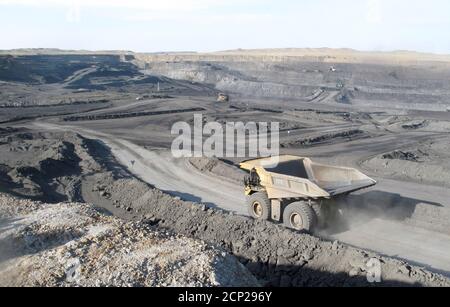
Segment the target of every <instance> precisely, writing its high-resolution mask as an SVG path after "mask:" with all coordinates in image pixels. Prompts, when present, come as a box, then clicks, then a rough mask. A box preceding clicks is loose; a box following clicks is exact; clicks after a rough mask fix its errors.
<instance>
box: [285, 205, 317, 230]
mask: <svg viewBox="0 0 450 307" xmlns="http://www.w3.org/2000/svg"><path fill="white" fill-rule="evenodd" d="M316 220H317V217H316V214H315V213H314V210H313V209H312V208H311V206H310V205H309V204H308V203H305V202H294V203H292V204H289V205H288V206H287V207H286V208H285V209H284V212H283V223H284V225H285V226H286V227H288V228H291V229H294V230H299V231H307V232H312V231H314V228H315V226H316Z"/></svg>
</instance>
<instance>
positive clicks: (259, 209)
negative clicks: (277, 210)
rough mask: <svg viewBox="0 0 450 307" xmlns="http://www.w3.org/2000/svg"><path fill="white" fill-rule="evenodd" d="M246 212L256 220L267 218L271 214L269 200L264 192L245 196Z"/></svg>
mask: <svg viewBox="0 0 450 307" xmlns="http://www.w3.org/2000/svg"><path fill="white" fill-rule="evenodd" d="M247 207H248V214H249V215H250V216H251V217H252V218H254V219H257V220H269V219H270V216H271V206H270V200H269V198H268V197H267V194H266V193H265V192H258V193H255V194H252V195H250V196H248V197H247Z"/></svg>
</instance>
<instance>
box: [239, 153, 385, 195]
mask: <svg viewBox="0 0 450 307" xmlns="http://www.w3.org/2000/svg"><path fill="white" fill-rule="evenodd" d="M241 168H243V169H246V170H248V171H251V170H253V169H255V170H256V171H257V173H258V175H259V176H260V179H261V185H262V186H263V187H264V188H265V189H266V191H267V193H268V195H269V198H271V199H275V198H287V197H292V198H295V197H301V198H322V197H325V198H330V197H334V196H337V195H340V194H346V193H351V192H355V191H358V190H361V189H364V188H368V187H370V186H373V185H375V184H376V181H375V180H373V179H372V178H370V177H368V176H366V175H364V174H363V173H361V172H360V171H358V170H356V169H353V168H347V167H336V166H329V165H323V164H319V163H315V162H312V161H311V160H310V159H308V158H303V157H296V156H279V157H273V158H263V159H256V160H249V161H244V162H242V163H241Z"/></svg>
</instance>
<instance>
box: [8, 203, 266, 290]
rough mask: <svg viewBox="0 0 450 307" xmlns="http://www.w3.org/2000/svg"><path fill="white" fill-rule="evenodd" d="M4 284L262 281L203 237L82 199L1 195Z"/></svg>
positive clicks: (250, 283)
mask: <svg viewBox="0 0 450 307" xmlns="http://www.w3.org/2000/svg"><path fill="white" fill-rule="evenodd" d="M0 251H1V255H0V285H1V286H118V287H121V286H134V287H140V286H152V287H158V286H197V287H198V286H258V285H259V284H258V282H257V280H256V279H255V278H254V277H253V275H252V274H250V273H249V272H248V270H247V269H246V268H245V267H244V266H243V265H242V264H240V263H239V262H238V261H237V259H236V258H235V257H233V256H231V255H230V254H228V253H226V252H225V251H224V250H223V249H220V248H216V247H214V246H212V245H209V244H206V243H204V242H202V241H200V240H195V239H189V238H186V237H184V236H181V235H173V234H171V233H169V232H166V231H159V230H156V229H154V228H153V227H151V226H149V225H148V224H147V225H145V224H142V223H138V222H128V223H126V222H123V221H121V220H119V219H116V218H114V217H108V216H105V215H102V214H100V213H99V212H97V211H95V210H94V209H92V208H91V207H90V206H88V205H83V204H76V203H60V204H43V203H37V202H32V201H26V200H18V199H15V198H11V197H8V196H5V195H3V194H0Z"/></svg>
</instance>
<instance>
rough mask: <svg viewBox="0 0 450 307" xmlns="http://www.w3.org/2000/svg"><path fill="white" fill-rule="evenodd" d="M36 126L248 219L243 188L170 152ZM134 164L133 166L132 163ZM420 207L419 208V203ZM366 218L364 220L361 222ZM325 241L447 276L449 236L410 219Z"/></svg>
mask: <svg viewBox="0 0 450 307" xmlns="http://www.w3.org/2000/svg"><path fill="white" fill-rule="evenodd" d="M34 125H35V126H37V127H38V128H44V129H53V130H69V129H70V130H71V131H74V132H78V133H80V134H82V135H84V136H86V137H91V138H97V139H100V140H102V141H103V142H104V143H105V144H106V145H107V146H109V147H110V148H111V151H112V153H113V155H114V156H115V157H116V159H117V160H118V161H119V162H120V163H121V164H122V165H123V166H125V167H127V168H128V170H129V171H130V172H132V173H133V174H135V175H136V176H137V177H139V178H140V179H142V180H143V181H145V182H147V183H149V184H151V185H153V186H154V187H156V188H158V189H160V190H163V191H165V192H167V193H170V194H172V195H175V196H178V197H180V198H182V199H184V200H188V201H194V202H199V203H204V204H207V205H211V206H214V207H218V208H221V209H224V210H227V211H234V212H236V213H238V214H243V215H244V214H246V208H245V197H244V194H243V187H242V186H241V185H239V184H237V183H235V182H232V181H229V180H227V179H226V178H224V177H220V176H215V175H211V174H206V173H202V172H200V171H198V170H197V169H195V168H194V167H193V166H192V165H191V164H190V163H189V162H188V161H187V160H185V159H175V158H173V157H172V155H171V153H170V151H167V150H164V151H163V150H160V151H150V150H147V149H145V148H142V147H140V146H137V145H135V144H133V143H131V142H129V141H126V140H122V139H118V138H116V137H114V136H111V135H108V134H104V133H100V132H95V131H92V130H87V129H83V128H80V127H74V126H58V125H55V124H50V123H45V122H35V123H34ZM132 161H133V162H134V163H132ZM376 189H377V191H378V192H383V191H384V192H386V193H393V192H395V193H397V194H399V195H400V196H401V197H406V198H414V197H416V196H418V195H420V196H422V198H423V196H424V195H426V196H427V201H428V202H436V203H439V204H442V205H443V206H445V209H449V210H450V207H448V206H449V204H448V203H447V202H448V199H450V191H449V190H448V189H445V188H438V187H431V186H426V185H421V184H411V183H406V182H402V181H395V180H384V179H380V184H379V185H378V186H377V187H376ZM419 205H420V204H419ZM365 218H367V217H365ZM328 238H329V239H332V240H335V239H337V240H340V241H341V242H344V243H347V244H349V245H353V246H355V247H361V248H365V249H368V250H372V251H375V252H378V253H381V254H384V255H387V256H392V257H398V258H402V259H405V260H408V261H410V262H413V263H415V264H418V265H422V266H425V267H427V268H429V269H431V270H434V271H436V272H439V273H442V274H444V275H447V276H450V259H449V256H448V255H450V233H449V232H448V231H447V232H444V233H443V232H441V231H433V230H431V229H429V228H426V227H420V225H416V223H414V222H413V223H411V221H410V220H406V221H396V220H391V219H389V217H383V218H372V219H366V220H364V222H361V223H355V224H354V225H351V227H350V229H349V230H347V231H345V232H341V233H339V234H334V235H328Z"/></svg>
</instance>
